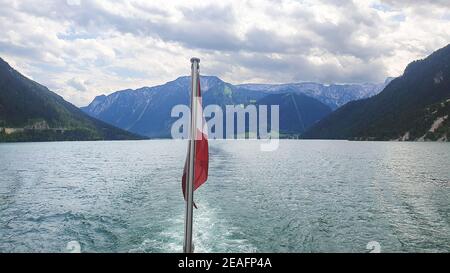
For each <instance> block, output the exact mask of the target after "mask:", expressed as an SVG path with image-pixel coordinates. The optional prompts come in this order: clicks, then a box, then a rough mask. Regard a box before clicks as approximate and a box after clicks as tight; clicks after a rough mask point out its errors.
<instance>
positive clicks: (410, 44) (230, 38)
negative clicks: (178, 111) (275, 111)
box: [0, 0, 450, 106]
mask: <svg viewBox="0 0 450 273" xmlns="http://www.w3.org/2000/svg"><path fill="white" fill-rule="evenodd" d="M356 2H358V3H356ZM362 2H364V3H362ZM0 33H1V35H0V57H2V58H3V59H5V60H6V61H7V62H9V63H10V65H12V66H13V67H15V68H16V69H18V70H19V71H20V72H22V73H23V74H25V75H26V76H28V77H30V78H32V79H34V80H36V81H38V82H40V83H42V84H44V85H46V86H48V87H49V88H50V89H51V90H53V91H55V92H57V93H58V94H60V95H62V96H63V97H64V98H66V99H67V100H69V101H71V102H72V103H74V104H76V105H78V106H82V105H86V104H88V103H89V102H90V101H91V100H92V99H93V97H95V96H96V95H98V94H103V93H105V94H108V93H111V92H113V91H115V90H120V89H126V88H138V87H142V86H151V85H156V84H161V83H164V82H167V81H169V80H172V79H175V78H176V77H178V76H180V75H187V74H189V69H190V64H189V59H190V57H192V56H198V57H200V58H201V72H202V73H203V74H207V75H217V76H219V77H221V78H222V79H224V80H225V81H228V82H231V83H244V82H258V83H264V82H265V83H281V82H298V81H318V82H324V83H332V82H335V83H355V82H378V81H383V80H384V79H385V78H386V77H388V76H397V75H400V74H401V73H402V71H403V69H404V67H405V66H406V65H407V64H408V63H409V62H411V61H412V60H414V59H418V58H423V57H425V56H426V55H428V54H430V53H431V52H433V51H434V50H436V49H438V48H440V47H443V46H445V45H447V44H448V43H450V3H449V1H447V0H435V1H431V0H430V1H416V0H373V1H372V0H368V1H354V2H352V1H349V0H321V1H318V0H313V1H308V0H304V1H301V0H297V1H291V0H283V1H278V0H277V1H275V0H267V1H254V0H239V1H224V0H222V1H215V0H208V1H207V0H203V1H186V0H182V1H173V0H163V1H159V0H158V1H157V0H151V1H148V0H134V1H131V0H130V1H118V0H114V1H100V0H58V1H56V0H55V1H51V0H49V1H46V0H43V1H34V0H32V1H27V0H18V1H12V0H0Z"/></svg>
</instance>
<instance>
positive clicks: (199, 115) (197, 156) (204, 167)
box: [181, 74, 209, 208]
mask: <svg viewBox="0 0 450 273" xmlns="http://www.w3.org/2000/svg"><path fill="white" fill-rule="evenodd" d="M197 75H198V74H197ZM197 79H198V80H197V91H196V92H193V95H194V98H193V100H192V102H193V103H196V105H195V106H194V105H192V106H191V112H192V109H195V110H196V111H195V113H193V114H195V117H194V118H195V124H196V130H195V138H194V141H189V145H188V153H187V157H186V162H185V164H184V171H183V178H182V183H181V186H182V190H183V195H184V199H185V200H186V179H188V177H189V160H190V158H192V157H191V154H190V151H191V145H195V147H194V156H193V159H194V180H193V191H195V190H196V189H198V187H200V186H201V185H202V184H203V183H205V182H206V180H207V179H208V164H209V154H208V130H207V127H206V122H205V119H204V117H203V108H202V93H201V89H200V77H199V76H197ZM191 121H192V119H191ZM194 207H195V208H197V206H196V205H195V203H194Z"/></svg>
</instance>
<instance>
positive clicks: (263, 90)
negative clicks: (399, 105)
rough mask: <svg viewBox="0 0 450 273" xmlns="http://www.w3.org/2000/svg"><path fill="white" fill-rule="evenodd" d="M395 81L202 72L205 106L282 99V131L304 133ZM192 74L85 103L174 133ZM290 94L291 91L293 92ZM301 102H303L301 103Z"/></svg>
mask: <svg viewBox="0 0 450 273" xmlns="http://www.w3.org/2000/svg"><path fill="white" fill-rule="evenodd" d="M389 81H390V79H388V80H387V81H386V82H385V83H380V84H369V83H367V84H359V85H358V84H343V85H338V84H333V85H324V84H319V83H311V82H310V83H292V84H278V85H272V84H241V85H233V84H230V83H227V82H224V81H222V80H221V79H219V78H218V77H215V76H201V80H200V82H201V83H200V85H201V88H202V92H203V95H202V96H203V106H204V107H205V106H207V105H211V104H216V105H220V106H221V107H222V108H224V107H225V105H230V104H231V105H249V104H256V105H258V104H267V105H271V104H278V103H281V105H280V130H281V131H280V133H282V134H295V135H299V134H301V133H303V132H304V131H305V130H306V129H308V128H309V127H310V126H311V125H313V124H314V123H315V122H317V121H319V120H320V119H321V118H323V117H324V116H326V115H327V114H329V113H330V112H331V111H332V110H334V109H336V108H337V107H339V106H340V105H342V104H345V103H346V102H348V101H352V100H356V99H360V98H366V97H369V96H372V95H374V94H377V93H378V92H380V91H381V90H382V89H383V87H384V86H385V85H386V84H387V83H388V82H389ZM189 89H190V77H179V78H177V79H176V80H174V81H170V82H167V83H166V84H163V85H159V86H154V87H143V88H140V89H136V90H131V89H127V90H121V91H117V92H114V93H112V94H110V95H108V96H105V95H101V96H98V97H96V98H95V99H94V100H93V101H92V102H91V103H90V104H89V105H88V106H86V107H82V108H81V109H82V110H83V111H85V112H86V113H87V114H89V115H91V116H92V117H94V118H97V119H100V120H103V121H105V122H107V123H110V124H112V125H114V126H117V127H119V128H122V129H125V130H128V131H130V132H134V133H137V134H141V135H145V136H148V137H170V128H171V125H172V123H173V122H174V121H175V118H171V117H170V113H171V109H172V107H173V106H175V105H177V104H184V105H188V103H189V92H188V90H189ZM287 94H290V95H287ZM295 102H296V103H297V106H298V105H301V108H300V110H299V108H298V107H297V106H296V104H295Z"/></svg>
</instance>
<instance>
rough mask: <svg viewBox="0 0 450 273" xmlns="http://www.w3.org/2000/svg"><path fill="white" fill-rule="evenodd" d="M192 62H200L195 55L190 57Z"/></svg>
mask: <svg viewBox="0 0 450 273" xmlns="http://www.w3.org/2000/svg"><path fill="white" fill-rule="evenodd" d="M194 62H196V63H200V59H199V58H196V57H193V58H191V63H194Z"/></svg>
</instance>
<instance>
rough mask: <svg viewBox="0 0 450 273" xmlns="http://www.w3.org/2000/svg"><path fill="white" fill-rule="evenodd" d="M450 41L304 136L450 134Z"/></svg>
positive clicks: (393, 137)
mask: <svg viewBox="0 0 450 273" xmlns="http://www.w3.org/2000/svg"><path fill="white" fill-rule="evenodd" d="M449 114H450V45H447V46H446V47H444V48H441V49H439V50H437V51H435V52H434V53H432V54H431V55H430V56H428V57H427V58H425V59H423V60H417V61H414V62H412V63H410V64H409V65H408V66H407V67H406V69H405V71H404V73H403V75H402V76H400V77H398V78H396V79H394V80H392V82H390V83H389V84H388V85H387V86H386V88H385V89H384V90H383V91H382V92H381V93H379V94H377V95H375V96H373V97H371V98H367V99H362V100H358V101H353V102H349V103H347V104H346V105H344V106H342V107H341V108H339V109H337V110H336V111H335V112H333V113H332V114H330V115H328V116H327V117H325V118H324V119H322V120H321V121H320V122H318V123H317V124H315V125H313V126H312V128H310V129H309V130H308V131H307V132H305V133H304V134H303V137H304V138H326V139H355V140H441V141H445V140H446V141H448V140H449V136H450V120H449V118H448V116H449Z"/></svg>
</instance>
